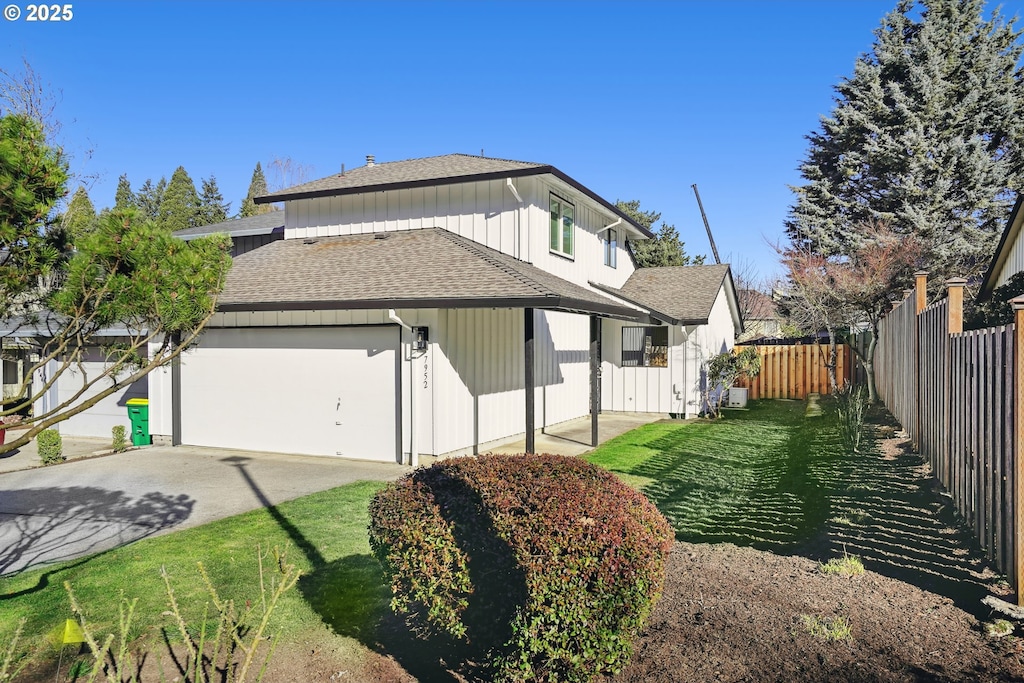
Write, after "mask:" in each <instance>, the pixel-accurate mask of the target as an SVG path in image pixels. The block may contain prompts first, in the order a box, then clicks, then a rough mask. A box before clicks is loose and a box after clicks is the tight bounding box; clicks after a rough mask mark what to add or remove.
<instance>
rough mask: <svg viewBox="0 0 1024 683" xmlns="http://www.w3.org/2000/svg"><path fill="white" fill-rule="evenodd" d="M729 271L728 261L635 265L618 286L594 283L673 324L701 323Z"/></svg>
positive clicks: (706, 316)
mask: <svg viewBox="0 0 1024 683" xmlns="http://www.w3.org/2000/svg"><path fill="white" fill-rule="evenodd" d="M727 277H729V278H730V281H731V277H732V276H731V275H730V274H729V266H728V265H727V264H722V265H715V266H666V267H662V268H638V269H637V270H635V271H634V272H633V274H632V275H630V276H629V279H628V280H627V281H626V284H624V285H623V286H622V288H621V289H614V288H611V287H605V286H602V285H598V284H595V283H591V284H593V285H594V286H595V287H597V288H598V289H601V290H603V291H606V292H608V293H609V294H614V295H615V296H618V297H619V298H621V299H623V300H625V301H629V302H631V303H634V304H637V305H640V306H643V307H644V308H648V309H650V310H651V312H652V313H653V314H654V315H655V316H656V317H658V318H660V319H662V320H664V321H665V322H667V323H670V324H673V325H704V324H706V323H707V322H708V317H709V316H710V315H711V308H712V307H713V306H714V305H715V300H716V299H717V298H718V292H719V291H720V290H721V289H722V285H723V283H724V282H725V279H726V278H727Z"/></svg>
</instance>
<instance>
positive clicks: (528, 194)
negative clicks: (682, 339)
mask: <svg viewBox="0 0 1024 683" xmlns="http://www.w3.org/2000/svg"><path fill="white" fill-rule="evenodd" d="M513 184H514V185H515V186H516V191H517V192H518V193H519V196H520V197H521V198H522V199H523V204H522V205H520V204H519V202H518V201H516V198H515V197H514V196H513V195H512V192H511V191H510V190H509V189H508V186H507V184H506V181H505V180H504V179H502V180H490V181H482V182H473V183H460V184H455V185H438V186H435V187H422V188H412V189H408V190H387V191H384V192H367V193H362V194H351V195H341V196H336V197H322V198H317V199H301V200H293V201H289V202H286V204H285V238H286V239H293V238H306V237H333V236H336V235H351V234H362V233H371V232H389V231H394V230H417V229H422V228H442V229H445V230H450V231H451V232H455V233H458V234H459V235H461V236H463V237H465V238H467V239H471V240H473V241H475V242H479V243H480V244H484V245H486V246H488V247H490V248H492V249H495V250H497V251H500V252H502V253H504V254H508V255H510V256H513V257H515V258H518V259H520V260H522V261H526V262H528V263H533V264H534V265H536V266H538V267H539V268H542V269H544V270H547V271H548V272H551V273H554V274H555V275H558V276H559V277H561V278H563V279H566V280H569V281H570V282H575V283H576V284H579V285H582V286H584V287H586V286H587V283H588V282H590V281H593V282H600V283H602V284H605V285H608V286H611V287H621V286H622V285H623V284H624V283H625V282H626V280H627V279H628V278H629V276H630V274H631V273H632V272H633V270H634V269H633V263H632V261H631V260H630V258H629V254H628V252H627V251H626V239H625V234H626V232H625V230H624V228H623V225H621V224H620V225H619V226H617V228H616V230H617V231H618V235H619V238H618V246H617V249H618V251H617V259H616V260H617V267H616V268H611V267H609V266H605V265H604V246H603V243H602V242H601V238H600V237H599V236H598V234H597V233H598V231H600V230H602V229H603V228H604V227H605V226H606V225H609V224H611V223H613V222H614V221H615V218H614V217H612V215H611V212H610V211H608V210H607V209H605V208H603V207H598V205H597V204H596V203H595V202H593V200H591V199H590V198H588V197H586V196H584V195H582V194H580V193H579V192H577V191H576V190H574V189H572V188H569V187H568V186H567V185H563V184H561V183H556V182H547V181H544V180H541V179H539V178H535V177H527V178H517V179H514V180H513ZM551 192H554V193H555V194H558V195H559V196H561V197H563V198H564V199H567V200H569V201H570V202H572V203H573V204H574V205H575V208H576V216H575V221H576V233H575V247H574V252H575V254H574V257H573V258H572V259H569V258H566V257H564V256H558V255H556V254H553V253H551V252H550V251H549V249H548V225H549V216H548V199H549V196H550V193H551Z"/></svg>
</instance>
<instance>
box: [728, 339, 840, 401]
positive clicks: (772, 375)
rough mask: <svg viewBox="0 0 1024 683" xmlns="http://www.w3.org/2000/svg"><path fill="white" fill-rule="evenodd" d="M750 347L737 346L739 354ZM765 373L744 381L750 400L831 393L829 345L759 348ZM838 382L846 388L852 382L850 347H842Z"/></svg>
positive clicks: (765, 346) (759, 346)
mask: <svg viewBox="0 0 1024 683" xmlns="http://www.w3.org/2000/svg"><path fill="white" fill-rule="evenodd" d="M744 348H747V346H746V345H737V346H736V351H737V352H738V351H741V350H742V349H744ZM753 348H755V349H757V355H758V356H760V357H761V372H760V373H759V374H758V375H757V376H756V377H754V378H753V379H747V378H746V377H743V378H741V379H740V380H739V381H738V382H736V386H738V387H746V388H747V395H748V398H750V399H758V398H795V399H801V400H802V399H805V398H807V394H809V393H815V392H817V393H819V394H828V393H830V391H831V387H830V386H829V381H828V365H827V364H828V353H829V351H828V344H788V345H774V344H766V345H757V346H754V347H753ZM837 350H838V353H837V355H836V382H838V384H839V386H843V384H845V383H846V382H849V381H850V380H851V379H852V376H851V370H852V368H853V366H854V362H853V353H852V351H851V350H850V347H849V346H847V345H846V344H839V345H838V348H837Z"/></svg>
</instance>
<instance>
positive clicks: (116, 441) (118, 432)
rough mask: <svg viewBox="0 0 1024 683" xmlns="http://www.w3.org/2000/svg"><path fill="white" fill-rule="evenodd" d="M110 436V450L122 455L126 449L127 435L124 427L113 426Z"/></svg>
mask: <svg viewBox="0 0 1024 683" xmlns="http://www.w3.org/2000/svg"><path fill="white" fill-rule="evenodd" d="M110 436H111V439H110V448H111V450H113V451H114V452H115V453H124V452H125V451H126V450H127V449H128V435H127V433H126V430H125V428H124V425H114V427H113V429H111V430H110Z"/></svg>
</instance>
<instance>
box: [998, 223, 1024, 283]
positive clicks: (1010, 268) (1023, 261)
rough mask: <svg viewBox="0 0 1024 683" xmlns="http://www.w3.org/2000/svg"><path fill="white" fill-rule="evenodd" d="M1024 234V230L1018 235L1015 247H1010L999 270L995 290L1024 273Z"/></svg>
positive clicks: (1014, 243)
mask: <svg viewBox="0 0 1024 683" xmlns="http://www.w3.org/2000/svg"><path fill="white" fill-rule="evenodd" d="M1022 234H1024V230H1022V231H1021V232H1018V233H1017V238H1016V239H1015V240H1014V242H1013V246H1011V247H1010V253H1009V254H1008V255H1007V257H1006V261H1004V262H1003V265H1002V267H1001V268H1000V269H999V273H998V274H997V276H996V280H995V284H994V285H993V289H995V288H996V287H1001V286H1003V285H1005V284H1006V283H1007V282H1009V281H1010V278H1011V277H1013V276H1014V275H1016V274H1017V273H1020V272H1024V238H1022Z"/></svg>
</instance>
